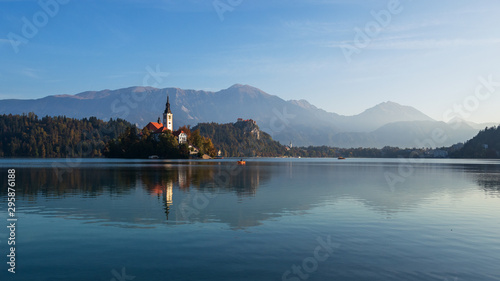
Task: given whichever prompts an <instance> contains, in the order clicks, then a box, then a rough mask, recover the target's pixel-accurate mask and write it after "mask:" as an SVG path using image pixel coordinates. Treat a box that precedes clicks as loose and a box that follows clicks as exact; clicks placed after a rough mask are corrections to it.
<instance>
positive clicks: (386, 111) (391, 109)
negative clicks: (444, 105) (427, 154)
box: [358, 101, 435, 121]
mask: <svg viewBox="0 0 500 281" xmlns="http://www.w3.org/2000/svg"><path fill="white" fill-rule="evenodd" d="M378 115H385V116H386V117H391V115H392V116H398V117H399V118H401V120H395V121H435V120H434V119H432V118H431V117H429V116H427V115H425V114H424V113H422V112H421V111H419V110H417V109H416V108H414V107H412V106H407V105H401V104H399V103H396V102H393V101H386V102H382V103H379V104H377V105H376V106H374V107H371V108H369V109H367V110H365V111H364V112H362V113H361V114H359V115H358V116H372V117H376V116H378Z"/></svg>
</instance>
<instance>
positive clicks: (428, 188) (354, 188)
mask: <svg viewBox="0 0 500 281" xmlns="http://www.w3.org/2000/svg"><path fill="white" fill-rule="evenodd" d="M338 163H339V162H334V163H329V162H325V163H322V162H316V163H308V162H300V161H297V162H294V163H293V165H292V163H291V162H283V163H280V162H266V161H262V162H257V161H252V162H249V163H248V164H247V165H246V166H244V167H235V166H234V165H233V164H232V163H231V162H228V161H221V162H196V161H186V162H176V163H168V164H163V163H160V164H156V165H152V164H151V163H150V162H145V163H139V164H135V165H117V166H112V165H108V166H106V167H96V166H95V165H82V166H81V167H79V168H78V169H76V168H75V169H73V171H72V172H71V173H66V174H64V175H63V177H62V178H61V179H60V178H58V177H57V176H56V175H55V173H54V171H53V169H51V168H30V169H22V168H18V169H17V171H18V173H17V174H18V176H19V178H18V179H17V180H18V181H17V185H18V186H19V194H18V198H19V200H24V201H25V202H26V204H32V205H33V206H36V209H37V210H39V211H40V212H41V213H43V214H49V213H51V212H56V213H57V214H58V216H60V217H67V218H88V219H91V220H95V221H96V222H102V221H105V222H109V223H111V222H112V223H113V225H116V224H120V223H127V224H130V223H132V224H135V225H137V227H150V226H153V225H155V224H159V223H169V224H170V223H173V222H174V223H176V224H177V223H186V222H220V223H225V224H227V225H229V226H230V227H231V228H246V227H251V226H256V225H259V224H261V223H262V222H264V221H268V220H270V219H273V218H277V217H281V216H283V215H286V214H288V215H290V214H292V215H293V214H297V213H303V212H307V211H308V210H310V209H312V208H314V207H316V206H320V205H324V204H336V202H338V201H339V200H343V199H345V198H351V199H355V200H356V201H358V202H362V203H363V204H364V205H365V206H367V207H368V208H370V209H373V210H375V211H376V212H379V213H382V214H392V213H397V212H401V211H405V210H410V209H412V208H415V207H418V205H419V204H421V203H422V202H426V200H427V199H428V198H431V197H432V196H433V195H434V194H435V193H440V192H441V193H442V192H448V193H449V194H450V195H452V196H454V197H463V196H466V194H467V191H468V189H467V188H469V187H467V186H470V185H468V184H464V182H467V183H475V184H477V185H478V186H480V187H482V188H484V189H485V190H488V192H493V193H495V194H499V193H498V191H499V187H500V184H499V183H500V176H499V173H498V171H497V169H498V168H497V167H496V166H493V167H490V168H488V169H489V170H484V169H485V166H484V165H479V166H478V167H474V166H472V165H467V166H466V165H434V164H419V165H415V166H414V169H415V171H414V174H413V175H412V176H410V177H408V178H406V181H405V183H404V185H400V186H396V187H395V188H393V189H391V188H390V187H389V186H388V184H387V182H386V179H385V177H384V173H385V172H394V173H397V172H398V168H399V162H392V163H382V162H379V163H352V162H342V163H341V164H338ZM471 167H472V168H471ZM229 174H232V176H229V177H227V175H229ZM360 175H362V176H360ZM423 175H425V176H423ZM450 186H453V188H452V189H450ZM257 191H258V192H257ZM0 195H1V196H5V194H4V193H0ZM197 197H198V198H197ZM200 198H201V199H202V200H200ZM194 200H200V201H198V202H195V201H194ZM174 202H175V204H174ZM200 202H201V203H200ZM197 204H198V205H197ZM200 205H201V206H202V207H200ZM182 208H192V209H193V210H194V211H193V212H192V213H191V214H190V215H189V216H185V214H182V212H181V211H182Z"/></svg>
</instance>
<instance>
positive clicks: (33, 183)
mask: <svg viewBox="0 0 500 281" xmlns="http://www.w3.org/2000/svg"><path fill="white" fill-rule="evenodd" d="M63 169H64V168H63ZM16 176H17V178H16V181H17V183H16V191H17V194H18V196H27V197H32V196H34V195H36V196H43V197H59V196H64V195H65V194H80V195H84V196H90V197H93V196H98V195H102V194H121V193H124V192H127V191H128V190H129V189H130V188H131V187H132V186H134V184H135V182H136V176H135V174H134V173H130V172H129V171H127V170H124V169H110V168H99V169H97V168H73V169H65V170H62V169H54V168H27V169H16ZM2 191H4V190H3V189H2Z"/></svg>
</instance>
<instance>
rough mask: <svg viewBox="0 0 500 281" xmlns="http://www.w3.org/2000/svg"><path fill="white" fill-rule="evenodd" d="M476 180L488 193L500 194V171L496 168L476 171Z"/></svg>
mask: <svg viewBox="0 0 500 281" xmlns="http://www.w3.org/2000/svg"><path fill="white" fill-rule="evenodd" d="M474 177H475V181H476V183H477V185H479V186H480V187H481V188H482V189H483V190H484V192H485V193H486V194H487V195H490V196H499V195H500V173H499V172H498V170H497V169H494V168H483V169H481V172H476V173H474Z"/></svg>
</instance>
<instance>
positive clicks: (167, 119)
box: [163, 96, 174, 132]
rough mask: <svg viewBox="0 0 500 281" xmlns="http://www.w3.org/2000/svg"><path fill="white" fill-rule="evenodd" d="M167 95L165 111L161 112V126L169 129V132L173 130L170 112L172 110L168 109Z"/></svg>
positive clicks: (172, 116) (172, 117)
mask: <svg viewBox="0 0 500 281" xmlns="http://www.w3.org/2000/svg"><path fill="white" fill-rule="evenodd" d="M168 98H169V97H168V96H167V104H166V106H165V112H163V127H165V128H167V129H169V130H170V131H171V132H173V131H174V130H173V129H174V120H173V119H174V115H173V114H172V111H170V102H169V100H168Z"/></svg>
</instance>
